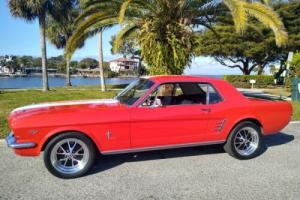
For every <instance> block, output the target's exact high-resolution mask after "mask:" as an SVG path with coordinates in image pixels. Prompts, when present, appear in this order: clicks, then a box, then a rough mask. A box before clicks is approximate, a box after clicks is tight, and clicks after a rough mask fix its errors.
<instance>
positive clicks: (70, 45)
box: [65, 0, 115, 92]
mask: <svg viewBox="0 0 300 200" xmlns="http://www.w3.org/2000/svg"><path fill="white" fill-rule="evenodd" d="M102 2H104V1H102ZM91 3H93V0H81V1H80V5H81V7H82V8H83V9H87V7H89V6H90V5H91ZM106 4H107V6H108V7H109V6H111V5H114V4H113V3H112V2H111V1H106ZM106 8H107V7H106ZM111 8H112V7H110V9H111ZM102 9H103V7H102V8H100V10H99V9H89V11H88V12H83V13H82V14H81V15H80V16H79V17H78V18H77V19H76V20H75V23H77V24H80V23H81V22H82V21H84V20H85V18H86V17H87V15H88V14H92V13H94V14H95V13H97V12H99V13H101V12H103V10H102ZM104 10H105V9H104ZM114 24H115V23H111V24H109V25H107V26H105V27H104V26H102V27H94V26H91V27H90V29H86V30H83V32H81V33H80V35H76V36H73V35H72V36H71V38H70V41H68V42H67V46H66V51H65V53H66V57H67V58H69V59H71V57H72V55H73V53H74V52H75V50H76V49H77V48H78V46H79V45H80V43H81V42H82V41H84V40H85V39H87V38H89V37H91V36H94V35H95V34H96V33H98V54H99V56H98V58H99V59H98V63H99V70H100V84H101V91H102V92H104V91H106V85H105V79H104V69H103V47H102V33H103V31H104V30H105V29H106V28H110V27H111V26H112V25H114ZM78 27H79V26H77V28H78ZM76 30H77V29H76ZM76 30H75V31H74V32H76ZM74 37H76V40H73V39H72V38H74ZM71 40H72V41H71Z"/></svg>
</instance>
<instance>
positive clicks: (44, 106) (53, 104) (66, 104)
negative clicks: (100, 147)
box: [11, 99, 119, 114]
mask: <svg viewBox="0 0 300 200" xmlns="http://www.w3.org/2000/svg"><path fill="white" fill-rule="evenodd" d="M116 104H117V105H119V101H118V100H114V99H94V100H75V101H57V102H48V103H39V104H32V105H27V106H23V107H19V108H16V109H14V110H13V111H12V112H11V113H12V114H17V113H23V112H27V111H37V110H44V109H49V108H58V107H69V106H78V105H82V106H85V105H94V106H97V105H103V106H110V105H111V106H113V105H116Z"/></svg>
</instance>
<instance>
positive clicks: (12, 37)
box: [0, 0, 241, 75]
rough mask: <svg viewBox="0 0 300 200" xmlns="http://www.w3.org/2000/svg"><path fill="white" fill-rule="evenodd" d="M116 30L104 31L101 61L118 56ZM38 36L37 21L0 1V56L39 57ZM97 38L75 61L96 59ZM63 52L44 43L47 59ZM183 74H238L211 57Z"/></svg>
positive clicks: (79, 52)
mask: <svg viewBox="0 0 300 200" xmlns="http://www.w3.org/2000/svg"><path fill="white" fill-rule="evenodd" d="M118 30H119V27H118V26H115V27H113V28H111V29H108V30H105V31H104V33H103V55H104V60H105V61H109V60H112V59H114V58H117V57H120V56H121V55H112V54H111V45H110V43H109V41H110V39H111V36H112V35H115V34H116V33H117V32H118ZM39 41H40V36H39V28H38V22H37V20H36V21H33V22H26V21H25V20H23V19H20V18H15V17H12V16H11V15H10V13H9V9H8V6H7V0H0V55H30V56H40V43H39ZM97 50H98V38H97V36H95V37H93V38H90V39H88V40H87V41H86V42H85V46H84V47H83V48H81V49H79V50H77V51H76V52H75V54H74V56H73V59H74V60H80V59H82V58H85V57H93V58H97ZM62 53H63V50H58V49H56V48H55V47H54V46H53V45H52V44H50V43H48V42H47V57H52V56H58V55H62ZM185 74H193V75H224V74H241V72H240V71H239V70H238V69H231V68H228V67H225V66H222V65H220V64H219V63H217V62H216V61H214V59H213V58H210V57H197V58H194V59H193V61H192V63H191V67H189V68H187V69H186V70H185Z"/></svg>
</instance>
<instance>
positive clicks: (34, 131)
mask: <svg viewBox="0 0 300 200" xmlns="http://www.w3.org/2000/svg"><path fill="white" fill-rule="evenodd" d="M30 133H31V134H32V135H35V134H37V133H38V131H37V130H30Z"/></svg>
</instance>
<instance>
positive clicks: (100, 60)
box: [98, 31, 106, 92]
mask: <svg viewBox="0 0 300 200" xmlns="http://www.w3.org/2000/svg"><path fill="white" fill-rule="evenodd" d="M98 43H99V44H98V45H99V70H100V84H101V91H102V92H105V91H106V86H105V81H104V70H103V47H102V31H99V33H98Z"/></svg>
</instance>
